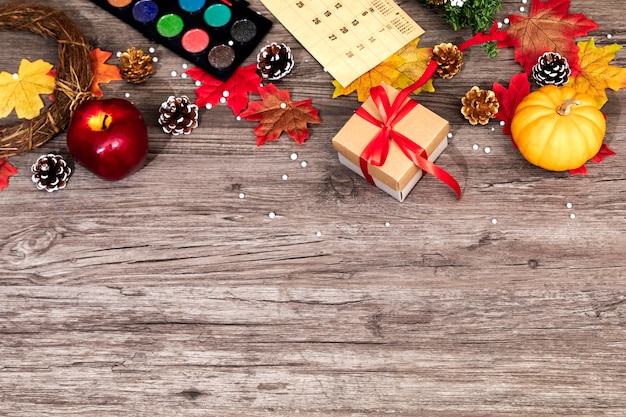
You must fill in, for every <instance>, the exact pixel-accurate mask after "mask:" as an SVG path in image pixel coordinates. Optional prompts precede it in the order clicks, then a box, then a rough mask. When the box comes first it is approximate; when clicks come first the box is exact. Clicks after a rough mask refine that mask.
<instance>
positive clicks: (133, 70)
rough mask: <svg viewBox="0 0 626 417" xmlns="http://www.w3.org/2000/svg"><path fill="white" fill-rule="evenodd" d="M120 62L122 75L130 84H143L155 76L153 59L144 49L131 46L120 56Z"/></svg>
mask: <svg viewBox="0 0 626 417" xmlns="http://www.w3.org/2000/svg"><path fill="white" fill-rule="evenodd" d="M119 60H120V65H119V69H120V74H121V75H122V77H123V78H124V79H125V80H126V81H128V82H129V83H133V84H141V83H143V82H145V81H146V80H147V79H148V78H150V76H151V75H152V74H154V67H153V66H152V57H151V56H150V55H148V54H146V53H145V52H144V51H143V50H142V49H137V48H135V47H134V46H131V47H130V48H128V49H127V50H126V52H124V53H122V55H120V57H119Z"/></svg>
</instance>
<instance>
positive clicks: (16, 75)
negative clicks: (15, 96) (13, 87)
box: [12, 73, 20, 80]
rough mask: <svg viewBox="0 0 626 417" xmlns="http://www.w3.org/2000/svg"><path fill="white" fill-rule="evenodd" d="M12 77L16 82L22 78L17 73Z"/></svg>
mask: <svg viewBox="0 0 626 417" xmlns="http://www.w3.org/2000/svg"><path fill="white" fill-rule="evenodd" d="M12 77H13V79H14V80H17V79H18V78H20V75H19V74H17V73H14V74H13V75H12Z"/></svg>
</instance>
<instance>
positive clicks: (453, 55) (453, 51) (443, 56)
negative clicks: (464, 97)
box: [433, 43, 463, 78]
mask: <svg viewBox="0 0 626 417" xmlns="http://www.w3.org/2000/svg"><path fill="white" fill-rule="evenodd" d="M433 59H434V60H435V62H437V75H439V76H440V77H441V78H452V77H454V76H455V75H456V74H458V73H459V71H461V67H463V52H461V50H460V49H459V48H458V47H457V46H456V45H454V44H451V43H440V44H439V45H436V46H435V47H434V48H433Z"/></svg>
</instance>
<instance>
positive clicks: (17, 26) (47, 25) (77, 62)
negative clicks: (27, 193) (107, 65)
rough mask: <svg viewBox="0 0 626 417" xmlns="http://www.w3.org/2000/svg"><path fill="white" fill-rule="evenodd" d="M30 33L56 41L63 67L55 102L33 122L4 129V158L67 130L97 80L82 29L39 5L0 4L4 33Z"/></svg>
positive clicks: (0, 147) (0, 137)
mask: <svg viewBox="0 0 626 417" xmlns="http://www.w3.org/2000/svg"><path fill="white" fill-rule="evenodd" d="M1 30H14V31H30V32H32V33H35V34H38V35H41V36H43V37H44V38H55V39H56V41H57V44H58V47H59V63H58V68H57V71H56V75H55V81H56V87H55V90H54V93H53V96H54V101H53V102H52V103H51V104H50V106H48V108H47V111H46V112H44V113H42V114H40V115H39V116H37V117H36V118H34V119H32V120H27V121H25V122H22V123H15V124H11V125H6V126H0V158H3V157H8V156H13V155H17V154H19V153H22V152H26V151H29V150H31V149H33V148H37V147H39V146H41V145H43V144H44V143H46V142H47V141H48V140H50V139H52V138H53V137H54V136H56V135H57V134H58V133H59V132H61V131H62V130H64V129H65V128H66V127H67V125H68V123H69V120H70V117H71V114H72V112H73V109H74V108H76V106H77V105H78V104H80V103H81V102H82V101H84V100H85V99H88V98H91V95H90V93H89V87H90V85H91V81H92V78H93V75H92V72H91V60H90V57H89V53H90V51H91V47H90V46H89V45H88V44H87V42H86V41H85V38H84V37H83V34H82V32H81V30H80V28H79V27H78V26H77V25H76V24H75V23H74V22H73V21H72V20H71V19H70V18H69V17H68V16H67V15H66V14H65V13H63V12H61V11H59V10H56V9H53V8H51V7H48V6H44V5H42V4H36V3H5V4H0V31H1Z"/></svg>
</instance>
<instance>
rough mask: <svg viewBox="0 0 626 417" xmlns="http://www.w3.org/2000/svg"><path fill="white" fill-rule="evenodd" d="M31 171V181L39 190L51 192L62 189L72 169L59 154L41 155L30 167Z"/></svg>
mask: <svg viewBox="0 0 626 417" xmlns="http://www.w3.org/2000/svg"><path fill="white" fill-rule="evenodd" d="M30 170H31V171H32V173H33V176H32V177H31V178H32V180H33V182H34V183H35V184H36V185H37V188H38V189H40V190H46V191H48V192H50V193H51V192H53V191H56V190H62V189H63V188H65V186H66V185H67V181H68V179H69V178H70V175H71V174H72V169H71V168H70V167H69V166H68V165H67V163H66V162H65V160H64V159H63V157H62V156H61V155H54V154H51V153H49V154H48V155H42V156H40V157H39V159H37V162H35V163H34V164H33V166H32V167H31V168H30Z"/></svg>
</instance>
